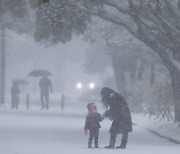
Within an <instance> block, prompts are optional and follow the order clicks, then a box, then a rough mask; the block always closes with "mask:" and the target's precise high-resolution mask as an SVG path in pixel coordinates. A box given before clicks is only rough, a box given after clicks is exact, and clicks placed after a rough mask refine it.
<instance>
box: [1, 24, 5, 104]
mask: <svg viewBox="0 0 180 154" xmlns="http://www.w3.org/2000/svg"><path fill="white" fill-rule="evenodd" d="M0 60H1V61H0V104H4V103H5V67H6V65H5V64H6V49H5V28H4V27H2V29H1V48H0Z"/></svg>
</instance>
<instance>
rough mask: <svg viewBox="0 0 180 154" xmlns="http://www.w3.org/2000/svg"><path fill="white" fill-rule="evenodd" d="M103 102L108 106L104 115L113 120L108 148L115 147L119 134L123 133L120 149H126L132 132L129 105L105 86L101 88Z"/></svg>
mask: <svg viewBox="0 0 180 154" xmlns="http://www.w3.org/2000/svg"><path fill="white" fill-rule="evenodd" d="M101 98H102V103H103V104H104V106H105V107H106V108H107V110H106V111H105V113H104V114H103V117H109V118H110V119H111V120H112V124H111V128H110V131H109V132H110V134H111V137H110V143H109V145H108V146H105V148H107V149H112V148H114V147H115V143H116V137H117V134H122V140H121V144H120V146H118V147H116V148H119V149H125V148H126V144H127V141H128V132H132V121H131V114H130V110H129V107H128V105H127V103H126V101H125V100H124V98H123V97H122V96H121V95H120V94H118V93H117V92H115V91H114V90H112V89H110V88H108V87H104V88H102V90H101Z"/></svg>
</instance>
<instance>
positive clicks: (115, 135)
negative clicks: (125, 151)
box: [109, 132, 128, 147]
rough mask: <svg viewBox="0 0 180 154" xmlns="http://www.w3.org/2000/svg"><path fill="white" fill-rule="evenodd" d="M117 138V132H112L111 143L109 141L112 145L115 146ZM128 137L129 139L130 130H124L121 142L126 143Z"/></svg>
mask: <svg viewBox="0 0 180 154" xmlns="http://www.w3.org/2000/svg"><path fill="white" fill-rule="evenodd" d="M116 138H117V134H116V133H111V137H110V143H109V145H110V146H112V147H114V146H115V143H116ZM127 139H128V132H124V133H123V134H122V139H121V144H125V145H126V143H127Z"/></svg>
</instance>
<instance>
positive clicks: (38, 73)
mask: <svg viewBox="0 0 180 154" xmlns="http://www.w3.org/2000/svg"><path fill="white" fill-rule="evenodd" d="M28 76H34V77H39V76H52V73H51V72H49V71H48V70H33V71H31V72H30V73H29V75H28Z"/></svg>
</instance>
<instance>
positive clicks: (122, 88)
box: [112, 55, 127, 98]
mask: <svg viewBox="0 0 180 154" xmlns="http://www.w3.org/2000/svg"><path fill="white" fill-rule="evenodd" d="M112 65H113V70H114V75H115V81H116V84H117V89H118V91H119V92H120V93H121V95H122V96H123V97H124V98H127V92H126V80H125V77H124V73H123V71H122V70H121V69H120V63H119V57H118V56H117V55H113V56H112Z"/></svg>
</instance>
